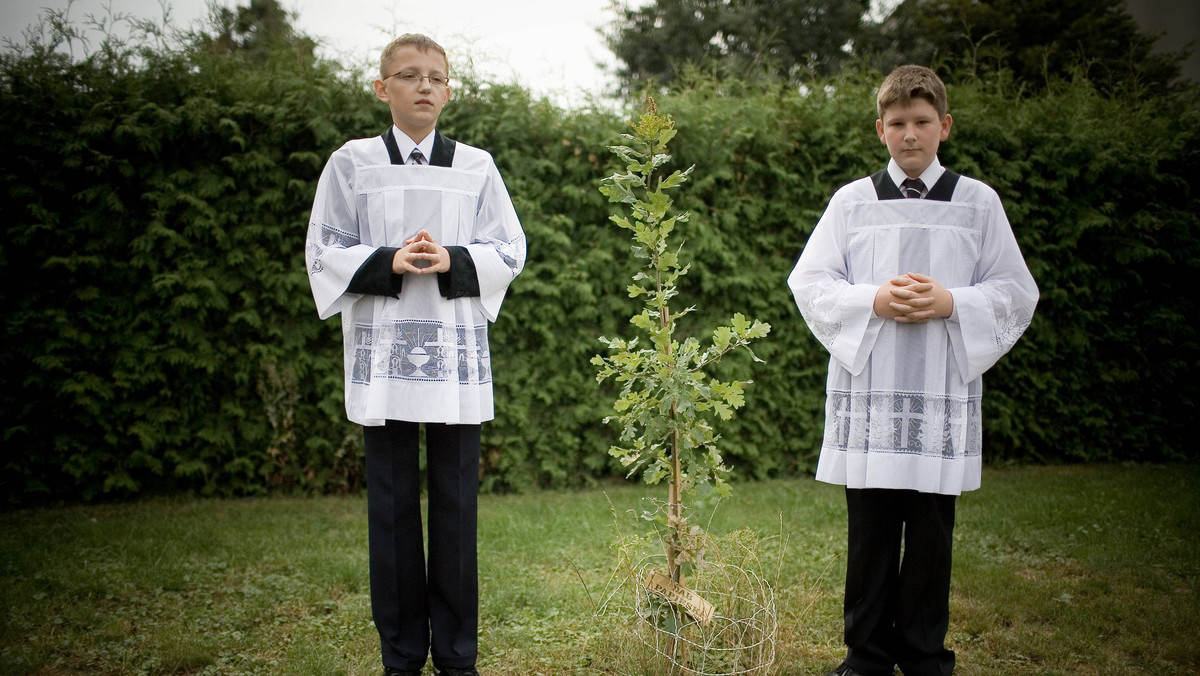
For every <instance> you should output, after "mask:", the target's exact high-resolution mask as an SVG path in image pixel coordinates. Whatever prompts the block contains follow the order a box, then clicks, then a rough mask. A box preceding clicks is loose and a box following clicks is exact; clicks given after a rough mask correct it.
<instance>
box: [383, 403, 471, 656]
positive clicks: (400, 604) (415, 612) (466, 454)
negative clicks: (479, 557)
mask: <svg viewBox="0 0 1200 676" xmlns="http://www.w3.org/2000/svg"><path fill="white" fill-rule="evenodd" d="M418 431H419V424H418V423H410V422H400V421H395V420H389V421H387V424H386V425H383V426H379V427H364V428H363V438H364V440H365V442H366V443H365V445H366V455H367V528H368V539H369V542H370V556H371V614H372V616H373V618H374V620H375V627H376V629H378V630H379V639H380V643H381V644H382V648H383V664H384V665H385V666H389V667H396V668H399V669H405V670H419V669H420V668H421V667H422V665H424V664H425V659H426V655H428V654H430V653H432V655H433V663H434V665H435V666H437V667H439V668H442V669H446V668H451V669H464V668H467V667H473V666H475V657H476V652H477V650H478V628H479V579H478V569H477V564H476V540H475V538H476V509H477V503H478V490H479V432H480V427H479V425H441V424H433V423H427V424H425V445H426V454H425V455H426V461H425V465H426V472H427V476H428V484H429V562H428V566H426V561H425V547H424V543H423V538H422V532H421V485H420V469H419V458H420V455H419V443H418ZM426 571H428V574H427V573H426Z"/></svg>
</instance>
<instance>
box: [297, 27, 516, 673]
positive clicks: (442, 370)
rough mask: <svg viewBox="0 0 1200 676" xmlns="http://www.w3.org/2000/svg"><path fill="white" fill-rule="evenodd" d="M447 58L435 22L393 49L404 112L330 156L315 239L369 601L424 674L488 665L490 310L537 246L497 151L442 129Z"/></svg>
mask: <svg viewBox="0 0 1200 676" xmlns="http://www.w3.org/2000/svg"><path fill="white" fill-rule="evenodd" d="M449 70H450V68H449V61H448V60H447V58H446V52H445V50H443V49H442V47H441V46H440V45H438V44H437V43H436V42H434V41H433V40H431V39H429V38H428V37H426V36H424V35H416V34H407V35H402V36H400V37H399V38H397V39H396V40H394V41H392V42H391V44H389V45H388V46H387V47H386V48H385V49H384V50H383V54H382V56H381V58H380V77H379V79H378V80H376V81H375V84H374V87H375V95H376V96H377V97H378V98H379V100H380V101H383V102H384V103H386V104H387V105H388V108H389V110H390V111H391V117H392V122H393V124H392V126H390V127H388V129H387V131H385V132H384V133H383V135H382V136H377V137H373V138H367V139H356V140H352V141H349V142H347V143H346V144H345V145H343V146H342V147H341V148H339V149H338V150H336V151H335V152H334V153H333V155H332V156H331V157H330V158H329V161H328V163H327V164H326V166H325V169H324V171H323V172H322V174H321V178H320V181H319V183H318V185H317V194H316V198H315V200H314V202H313V210H312V216H311V218H310V220H309V226H308V239H307V244H306V249H305V262H306V265H307V268H308V275H309V282H310V284H311V287H312V292H313V297H314V299H315V301H316V305H317V310H318V313H319V315H320V317H321V318H322V319H326V318H328V317H331V316H333V315H335V314H339V313H340V314H341V315H342V333H343V340H344V346H343V348H344V352H345V388H346V390H345V392H346V411H347V414H348V417H349V418H350V420H352V421H354V422H357V423H360V424H362V425H363V426H364V427H363V438H364V442H365V449H366V462H367V512H368V531H369V532H368V540H369V545H370V578H371V612H372V616H373V619H374V621H375V626H376V628H377V629H378V631H379V637H380V642H381V647H382V653H383V665H384V674H385V676H418V675H419V674H420V672H421V669H422V667H423V666H424V664H425V662H426V659H427V657H428V656H430V655H432V658H433V663H434V666H435V667H436V668H437V670H438V673H439V674H441V675H443V676H476V675H477V672H476V670H475V661H476V655H477V645H478V623H479V620H478V615H479V584H478V572H477V563H476V561H477V559H476V509H477V508H476V500H477V491H478V486H479V445H480V425H481V423H483V422H484V421H486V420H491V419H492V418H493V417H494V412H493V403H492V378H491V375H492V374H491V359H490V357H489V345H488V333H487V324H488V322H491V321H495V319H496V316H497V313H498V312H499V311H500V305H501V303H502V301H503V300H504V296H505V293H506V291H507V289H508V285H509V283H510V282H511V281H512V280H513V278H515V277H516V276H517V275H518V274H519V273H520V272H521V269H522V267H523V266H524V262H525V235H524V233H523V232H522V230H521V224H520V222H519V221H518V220H517V214H516V211H515V210H514V209H513V205H512V201H511V199H510V198H509V196H508V191H507V190H506V189H505V187H504V182H503V180H502V179H501V177H500V173H499V172H498V171H497V169H496V165H495V164H494V163H493V161H492V158H491V156H490V155H489V154H488V153H487V152H485V151H483V150H480V149H478V148H473V147H471V146H468V145H466V144H463V143H457V142H455V141H453V140H451V139H449V138H446V137H445V136H443V135H442V134H441V133H439V132H438V131H437V130H436V128H435V127H436V124H437V120H438V116H439V115H440V114H441V111H442V107H443V106H445V105H446V103H447V102H448V101H449V100H450V93H451V92H450V86H449ZM421 427H424V430H425V446H426V474H427V483H428V503H429V507H428V510H429V515H428V519H429V523H428V527H429V536H428V539H429V558H428V561H426V558H425V551H424V550H425V546H424V537H423V533H422V524H421V505H420V497H421V491H420V482H419V431H420V429H421Z"/></svg>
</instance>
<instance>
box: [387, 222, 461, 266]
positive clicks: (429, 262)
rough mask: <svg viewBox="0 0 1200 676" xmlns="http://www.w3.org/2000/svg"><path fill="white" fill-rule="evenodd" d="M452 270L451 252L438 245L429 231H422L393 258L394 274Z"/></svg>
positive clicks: (409, 240)
mask: <svg viewBox="0 0 1200 676" xmlns="http://www.w3.org/2000/svg"><path fill="white" fill-rule="evenodd" d="M449 270H450V252H449V251H446V247H444V246H442V245H441V244H438V243H437V241H436V240H434V239H433V236H432V235H430V234H429V231H428V230H421V231H420V232H418V233H417V234H415V235H413V236H412V237H410V238H409V239H408V241H406V242H405V243H404V247H403V248H401V249H398V250H397V251H396V255H395V256H393V257H392V272H395V273H397V274H404V273H413V274H418V275H423V274H427V273H430V272H447V271H449Z"/></svg>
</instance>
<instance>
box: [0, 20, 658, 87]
mask: <svg viewBox="0 0 1200 676" xmlns="http://www.w3.org/2000/svg"><path fill="white" fill-rule="evenodd" d="M210 2H212V3H213V4H216V5H219V6H225V7H231V8H232V7H236V6H238V5H239V4H241V5H249V4H250V0H241V2H238V0H207V1H206V0H162V2H161V3H160V1H159V0H72V1H71V2H70V5H69V13H68V17H69V18H71V19H72V20H73V21H75V22H77V23H81V22H83V21H84V19H85V18H86V17H87V16H88V15H89V14H91V15H95V16H104V15H107V14H109V12H110V11H111V13H112V14H117V15H120V14H127V15H132V16H134V17H138V18H143V19H153V20H156V21H158V22H160V23H161V20H162V16H163V7H164V4H165V5H167V6H169V7H170V16H171V24H172V25H173V26H175V27H177V28H184V27H189V26H193V25H195V24H196V22H199V21H201V20H202V19H204V18H205V17H206V16H207V15H208V4H209V3H210ZM634 2H635V3H637V4H640V2H641V0H634ZM280 4H281V5H282V6H283V7H284V8H285V9H288V10H290V11H292V12H293V13H295V14H296V15H297V19H296V22H295V26H296V27H297V28H298V29H299V30H300V31H301V32H303V33H307V34H308V35H311V36H313V37H315V38H318V39H319V40H320V41H321V42H322V43H323V45H324V46H325V49H326V50H328V51H327V54H329V55H331V56H336V57H338V59H339V60H340V61H341V62H342V63H344V64H346V65H355V64H363V65H373V64H375V63H376V59H378V58H379V57H378V54H379V51H380V49H381V48H382V47H383V45H385V44H386V43H387V42H388V41H389V40H390V39H391V38H392V37H395V36H396V35H399V34H400V33H406V32H417V33H425V34H426V35H429V36H430V37H432V38H434V39H435V40H437V41H438V42H440V43H441V44H442V45H443V46H444V47H446V49H447V51H448V52H449V53H450V59H451V64H452V66H454V67H459V68H461V67H462V66H464V65H465V62H464V60H463V59H464V58H466V57H469V58H470V59H471V60H473V61H474V63H475V68H476V70H477V72H479V73H480V74H481V75H484V76H487V77H488V79H490V80H492V81H498V82H513V81H515V82H518V83H520V84H521V85H523V86H525V87H527V88H529V89H531V90H532V91H534V92H535V93H536V94H541V95H547V96H551V97H553V98H554V99H555V100H556V101H557V102H558V103H560V104H565V103H569V102H570V101H571V100H576V101H578V100H579V99H581V98H583V97H584V96H586V95H588V94H597V95H598V94H603V93H604V92H605V91H607V90H609V89H612V85H613V81H612V79H611V75H609V74H608V71H606V70H605V68H604V67H602V66H601V64H608V65H609V66H611V65H612V64H614V63H615V58H614V57H613V56H612V53H611V52H610V51H609V50H608V47H607V46H606V45H605V43H604V40H603V38H602V37H601V35H600V34H599V33H598V32H597V29H598V28H600V27H602V26H605V25H607V24H608V23H610V22H611V21H612V19H613V18H614V16H615V15H614V14H613V12H612V11H611V10H609V0H517V1H513V0H508V1H506V0H432V1H431V0H421V1H415V0H281V3H280ZM44 8H50V9H56V10H62V9H66V8H68V0H0V37H4V38H9V39H14V40H16V39H19V38H20V37H21V35H22V33H23V31H24V30H25V28H26V27H27V26H30V25H32V24H34V23H36V21H37V19H38V16H39V15H40V14H41V13H42V12H43V9H44ZM93 46H94V45H93Z"/></svg>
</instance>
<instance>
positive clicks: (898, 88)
mask: <svg viewBox="0 0 1200 676" xmlns="http://www.w3.org/2000/svg"><path fill="white" fill-rule="evenodd" d="M913 99H925V100H926V101H928V102H929V103H931V104H933V107H934V109H935V110H937V114H938V118H943V117H946V109H947V103H946V85H945V84H944V83H943V82H942V78H940V77H938V76H937V73H935V72H933V71H932V70H930V69H928V68H926V67H925V66H912V65H908V66H900V67H898V68H896V70H893V71H892V72H891V73H889V74H888V76H887V77H886V78H884V79H883V84H881V85H879V96H878V97H877V98H876V101H875V105H876V106H877V107H878V109H879V119H881V120H882V119H883V111H885V110H887V109H888V108H890V107H892V106H893V105H895V104H897V103H899V104H900V105H902V106H907V105H908V104H909V103H910V102H911V101H912V100H913Z"/></svg>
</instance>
